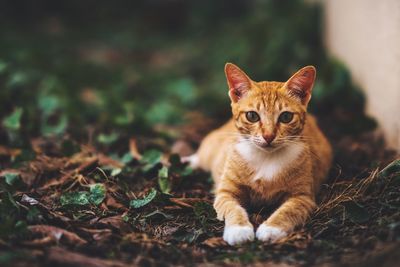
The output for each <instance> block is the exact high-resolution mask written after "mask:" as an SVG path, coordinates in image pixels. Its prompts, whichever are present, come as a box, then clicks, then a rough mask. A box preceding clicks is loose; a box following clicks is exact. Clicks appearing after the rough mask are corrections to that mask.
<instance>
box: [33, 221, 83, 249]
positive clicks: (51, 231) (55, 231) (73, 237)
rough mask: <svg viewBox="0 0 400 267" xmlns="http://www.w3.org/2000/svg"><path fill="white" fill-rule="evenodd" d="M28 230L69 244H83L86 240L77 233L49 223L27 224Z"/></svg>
mask: <svg viewBox="0 0 400 267" xmlns="http://www.w3.org/2000/svg"><path fill="white" fill-rule="evenodd" d="M28 230H29V231H30V232H31V233H33V234H40V235H42V236H49V237H51V238H53V239H54V240H55V241H57V242H58V241H62V240H61V239H63V240H65V241H66V242H67V243H68V244H70V245H78V246H81V245H85V244H86V243H87V241H86V240H84V239H82V238H81V237H79V236H78V235H77V234H75V233H72V232H70V231H67V230H64V229H61V228H58V227H56V226H51V225H30V226H28Z"/></svg>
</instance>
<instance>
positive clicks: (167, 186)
mask: <svg viewBox="0 0 400 267" xmlns="http://www.w3.org/2000/svg"><path fill="white" fill-rule="evenodd" d="M158 186H159V187H160V190H161V192H162V193H165V194H169V193H170V192H171V189H172V185H171V181H170V180H169V179H168V168H167V167H166V166H163V167H162V168H161V169H160V170H159V171H158Z"/></svg>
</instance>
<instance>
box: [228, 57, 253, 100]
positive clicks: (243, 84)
mask: <svg viewBox="0 0 400 267" xmlns="http://www.w3.org/2000/svg"><path fill="white" fill-rule="evenodd" d="M225 75H226V80H227V82H228V86H229V97H230V98H231V100H232V102H237V101H239V99H241V98H242V97H243V96H244V95H245V94H246V93H247V92H248V91H249V90H250V88H251V80H250V78H249V77H248V76H247V75H246V73H244V72H243V71H242V70H241V69H240V68H239V67H238V66H236V65H235V64H232V63H226V65H225Z"/></svg>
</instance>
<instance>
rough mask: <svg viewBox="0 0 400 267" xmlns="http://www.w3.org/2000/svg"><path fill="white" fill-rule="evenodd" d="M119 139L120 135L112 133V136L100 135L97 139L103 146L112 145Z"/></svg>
mask: <svg viewBox="0 0 400 267" xmlns="http://www.w3.org/2000/svg"><path fill="white" fill-rule="evenodd" d="M118 138H119V134H118V133H116V132H112V133H110V134H99V136H98V137H97V141H98V142H99V143H101V144H105V145H111V144H112V143H114V142H115V141H117V140H118Z"/></svg>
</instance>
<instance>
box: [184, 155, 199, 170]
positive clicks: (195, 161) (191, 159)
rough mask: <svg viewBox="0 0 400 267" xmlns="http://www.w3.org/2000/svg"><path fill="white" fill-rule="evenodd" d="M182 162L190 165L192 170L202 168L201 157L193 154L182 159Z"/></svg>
mask: <svg viewBox="0 0 400 267" xmlns="http://www.w3.org/2000/svg"><path fill="white" fill-rule="evenodd" d="M181 162H182V163H189V166H190V167H191V168H192V169H198V168H200V164H199V156H198V155H197V154H193V155H190V156H186V157H182V158H181Z"/></svg>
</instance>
